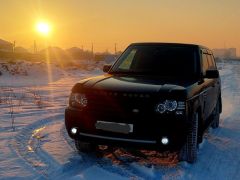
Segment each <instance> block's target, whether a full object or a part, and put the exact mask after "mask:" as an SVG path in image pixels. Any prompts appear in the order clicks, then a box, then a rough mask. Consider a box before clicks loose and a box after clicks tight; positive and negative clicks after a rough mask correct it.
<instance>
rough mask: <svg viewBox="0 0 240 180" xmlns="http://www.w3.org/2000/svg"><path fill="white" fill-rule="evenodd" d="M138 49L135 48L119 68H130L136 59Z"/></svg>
mask: <svg viewBox="0 0 240 180" xmlns="http://www.w3.org/2000/svg"><path fill="white" fill-rule="evenodd" d="M136 52H137V50H136V49H133V50H132V51H131V52H130V53H129V54H128V56H127V57H126V58H125V59H124V60H123V61H122V63H121V64H120V65H119V69H122V70H129V69H130V67H131V64H132V61H133V59H134V56H135V54H136Z"/></svg>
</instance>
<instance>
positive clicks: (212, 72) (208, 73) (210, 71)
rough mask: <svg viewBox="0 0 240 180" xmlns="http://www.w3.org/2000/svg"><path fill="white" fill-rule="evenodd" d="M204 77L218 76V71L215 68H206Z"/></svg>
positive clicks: (212, 77)
mask: <svg viewBox="0 0 240 180" xmlns="http://www.w3.org/2000/svg"><path fill="white" fill-rule="evenodd" d="M205 77H206V78H209V79H214V78H219V72H218V70H216V69H208V70H207V71H206V75H205Z"/></svg>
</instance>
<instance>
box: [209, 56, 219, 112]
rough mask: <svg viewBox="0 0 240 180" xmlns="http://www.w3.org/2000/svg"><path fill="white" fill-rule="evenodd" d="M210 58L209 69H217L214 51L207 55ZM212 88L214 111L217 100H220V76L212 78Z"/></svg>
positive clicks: (212, 107)
mask: <svg viewBox="0 0 240 180" xmlns="http://www.w3.org/2000/svg"><path fill="white" fill-rule="evenodd" d="M207 58H208V65H209V67H208V68H209V69H217V66H216V63H215V60H214V57H213V55H212V53H209V54H208V55H207ZM211 86H212V89H211V97H210V98H211V101H210V103H211V111H213V109H214V108H215V106H216V104H217V100H218V96H219V89H220V78H216V79H212V84H211Z"/></svg>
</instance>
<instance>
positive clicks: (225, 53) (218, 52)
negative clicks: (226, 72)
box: [213, 48, 237, 58]
mask: <svg viewBox="0 0 240 180" xmlns="http://www.w3.org/2000/svg"><path fill="white" fill-rule="evenodd" d="M213 54H214V56H215V57H217V58H236V57H237V49H236V48H228V49H213Z"/></svg>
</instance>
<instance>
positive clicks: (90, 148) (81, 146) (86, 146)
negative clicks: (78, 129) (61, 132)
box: [75, 140, 97, 153]
mask: <svg viewBox="0 0 240 180" xmlns="http://www.w3.org/2000/svg"><path fill="white" fill-rule="evenodd" d="M75 147H76V149H77V150H78V151H79V152H84V153H89V152H95V151H96V149H97V145H95V144H91V143H87V142H82V141H79V140H75Z"/></svg>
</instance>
